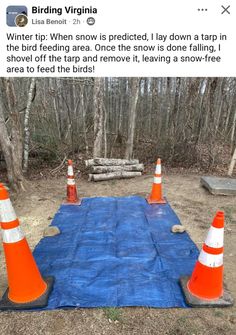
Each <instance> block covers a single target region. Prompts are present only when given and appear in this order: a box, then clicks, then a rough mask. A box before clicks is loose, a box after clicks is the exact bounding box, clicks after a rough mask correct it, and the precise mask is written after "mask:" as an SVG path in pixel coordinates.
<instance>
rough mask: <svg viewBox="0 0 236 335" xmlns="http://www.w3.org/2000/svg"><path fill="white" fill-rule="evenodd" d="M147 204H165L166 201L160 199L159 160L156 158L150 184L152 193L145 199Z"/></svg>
mask: <svg viewBox="0 0 236 335" xmlns="http://www.w3.org/2000/svg"><path fill="white" fill-rule="evenodd" d="M147 202H148V203H149V204H166V200H165V199H164V198H163V197H162V183H161V160H160V158H158V160H157V163H156V170H155V175H154V180H153V184H152V192H151V194H150V195H149V196H148V197H147Z"/></svg>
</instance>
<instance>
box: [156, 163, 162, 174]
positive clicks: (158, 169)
mask: <svg viewBox="0 0 236 335" xmlns="http://www.w3.org/2000/svg"><path fill="white" fill-rule="evenodd" d="M155 174H161V165H160V164H157V165H156V170H155Z"/></svg>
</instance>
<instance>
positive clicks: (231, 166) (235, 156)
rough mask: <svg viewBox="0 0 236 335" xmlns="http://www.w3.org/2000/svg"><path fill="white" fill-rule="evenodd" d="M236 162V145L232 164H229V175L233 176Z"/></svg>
mask: <svg viewBox="0 0 236 335" xmlns="http://www.w3.org/2000/svg"><path fill="white" fill-rule="evenodd" d="M235 163H236V147H235V149H234V153H233V156H232V159H231V162H230V165H229V170H228V175H229V176H232V173H233V169H234V165H235Z"/></svg>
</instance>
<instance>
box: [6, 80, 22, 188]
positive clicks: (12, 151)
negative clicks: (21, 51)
mask: <svg viewBox="0 0 236 335" xmlns="http://www.w3.org/2000/svg"><path fill="white" fill-rule="evenodd" d="M2 84H3V91H4V94H5V100H6V101H7V106H8V109H9V115H10V121H11V126H12V127H11V140H10V136H9V134H8V130H7V127H6V124H5V118H4V113H3V106H2V103H1V102H0V144H1V147H2V151H3V155H4V158H5V161H6V165H7V176H8V180H9V183H10V186H11V187H12V188H13V189H14V190H16V191H20V190H25V179H24V176H23V171H22V136H21V129H20V117H19V113H18V112H17V111H16V96H15V90H14V85H13V82H12V79H10V78H3V79H2Z"/></svg>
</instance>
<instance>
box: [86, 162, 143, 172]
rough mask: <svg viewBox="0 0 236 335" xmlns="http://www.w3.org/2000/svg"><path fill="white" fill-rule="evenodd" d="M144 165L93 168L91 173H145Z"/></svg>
mask: <svg viewBox="0 0 236 335" xmlns="http://www.w3.org/2000/svg"><path fill="white" fill-rule="evenodd" d="M143 170H144V166H143V164H136V165H122V166H121V165H120V166H91V173H106V172H115V171H143Z"/></svg>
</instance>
